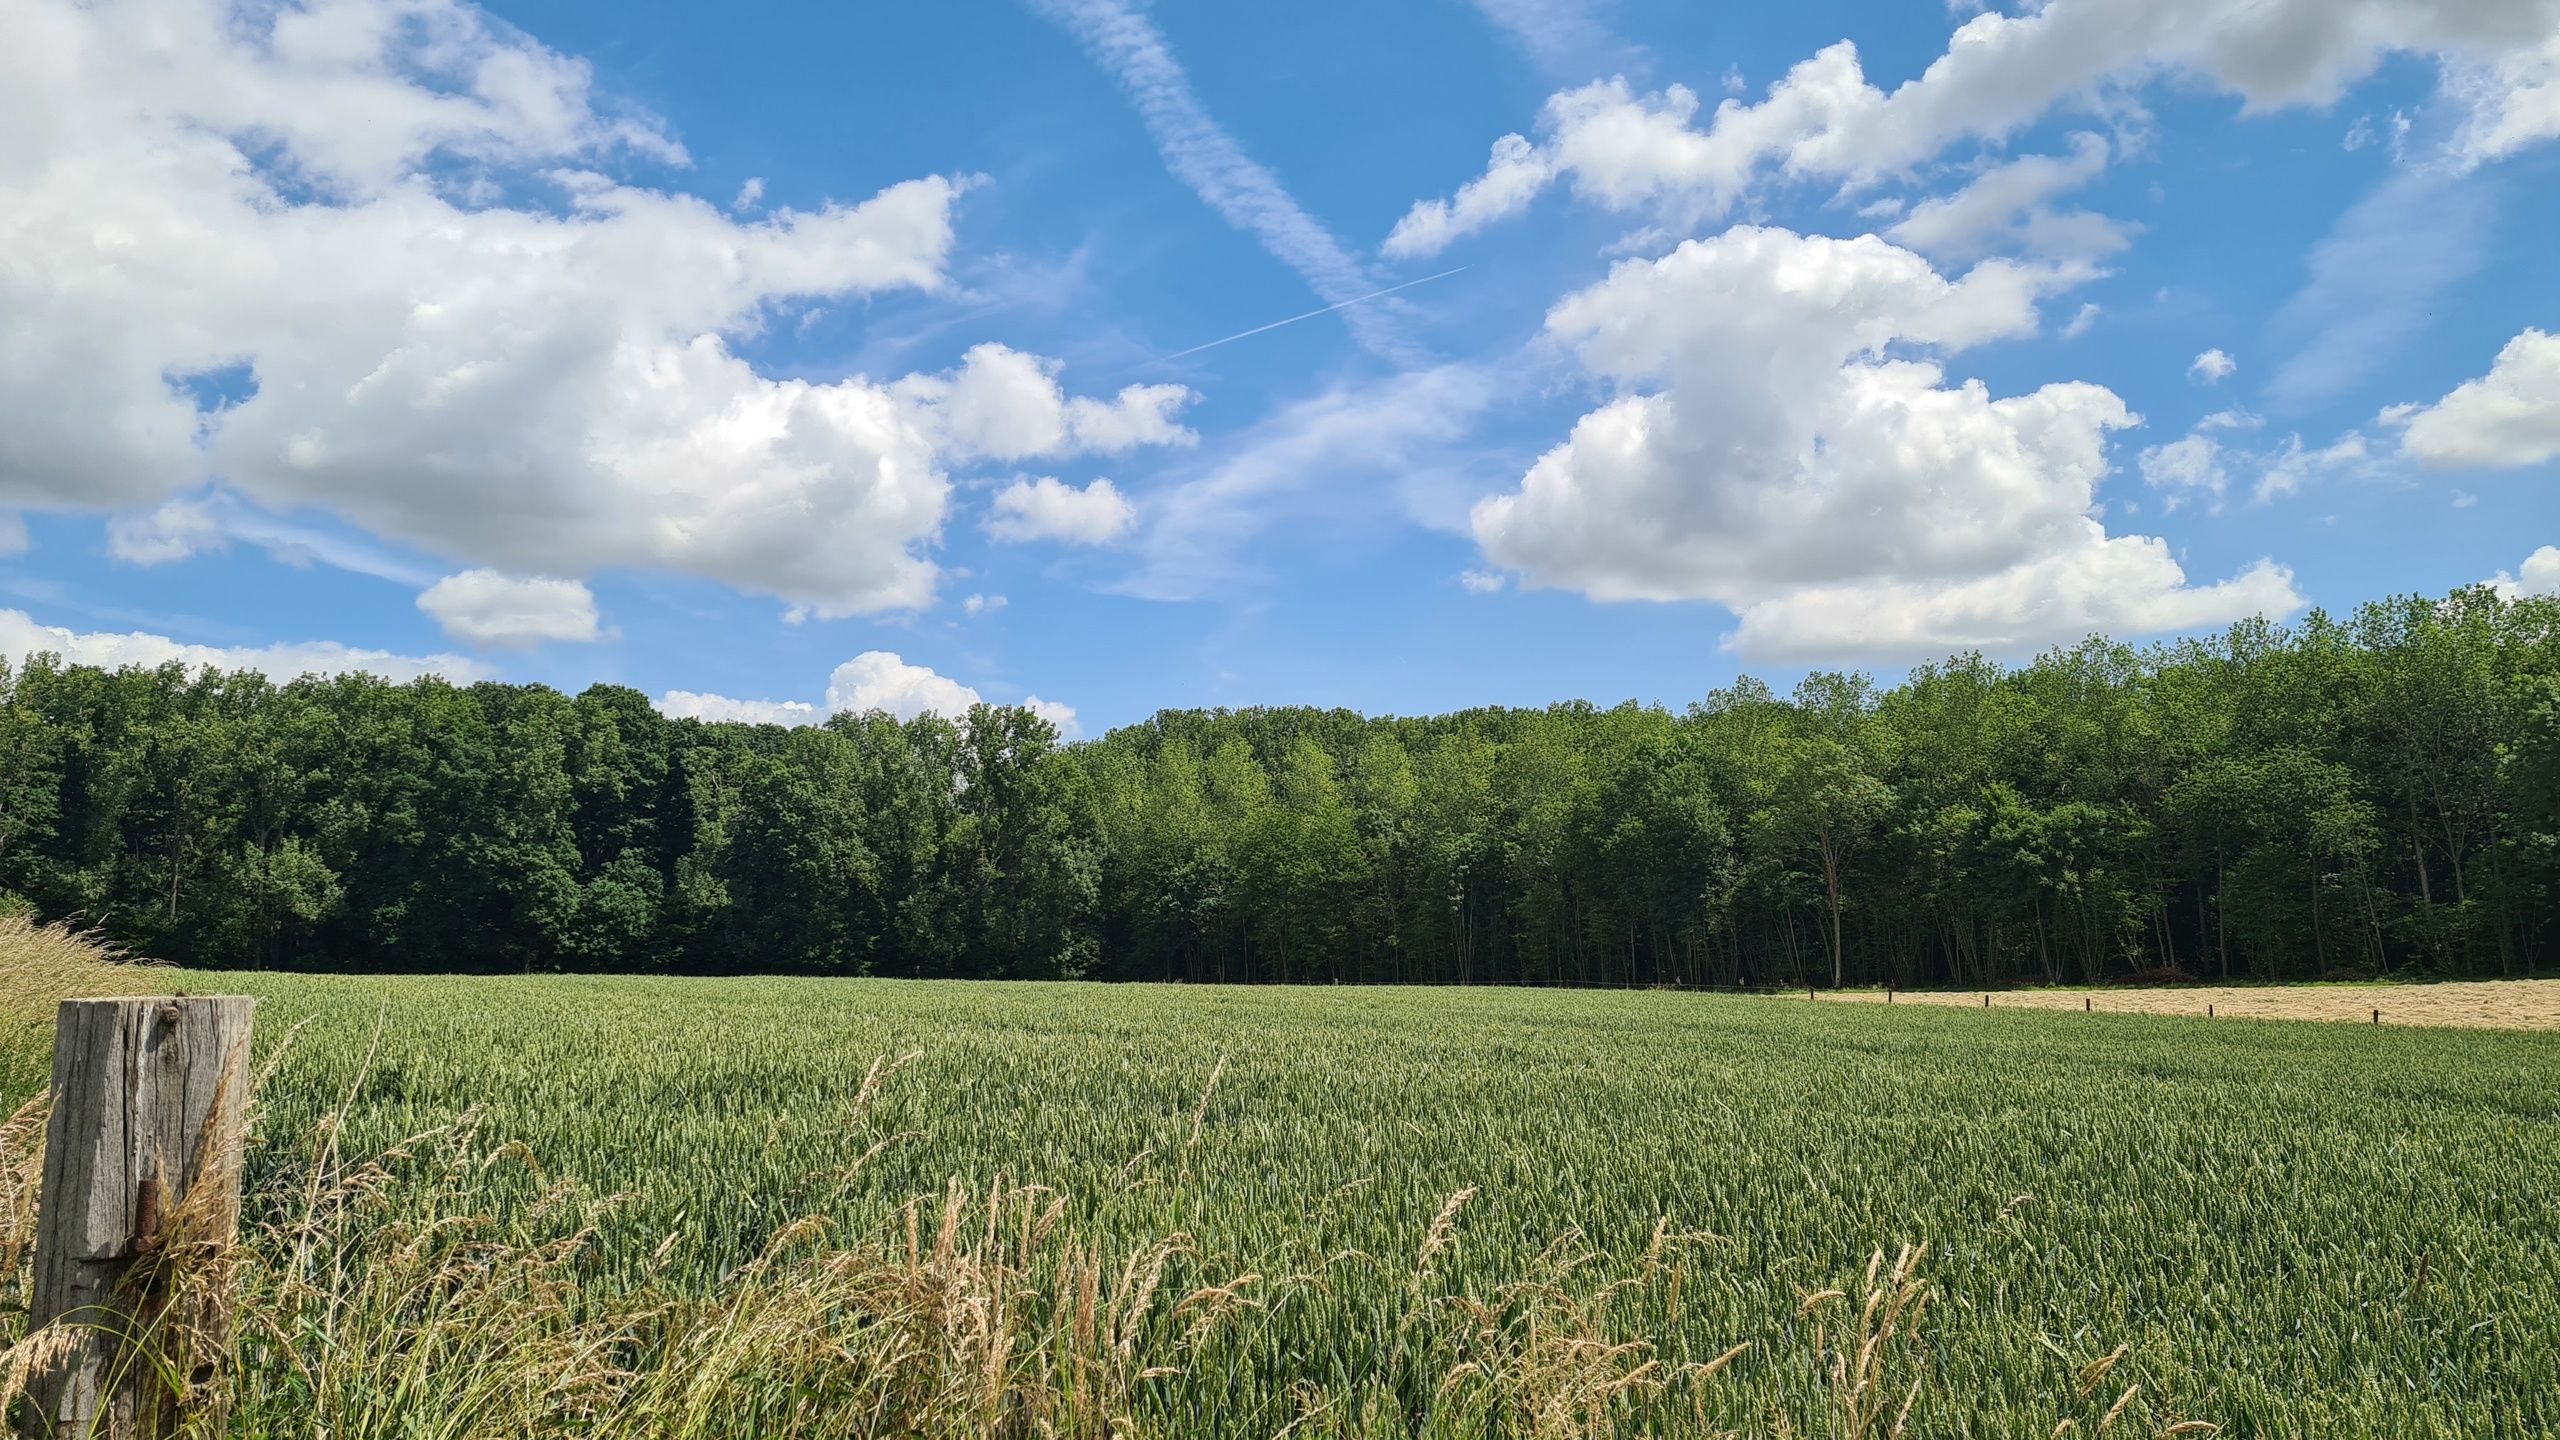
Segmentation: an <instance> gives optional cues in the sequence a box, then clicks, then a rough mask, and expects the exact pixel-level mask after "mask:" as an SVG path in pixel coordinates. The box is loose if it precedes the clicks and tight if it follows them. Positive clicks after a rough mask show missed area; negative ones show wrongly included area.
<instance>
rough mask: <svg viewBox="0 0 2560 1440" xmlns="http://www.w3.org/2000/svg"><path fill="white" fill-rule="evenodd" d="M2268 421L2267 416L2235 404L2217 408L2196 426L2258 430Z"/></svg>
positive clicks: (2208, 428) (2199, 428)
mask: <svg viewBox="0 0 2560 1440" xmlns="http://www.w3.org/2000/svg"><path fill="white" fill-rule="evenodd" d="M2266 423H2267V420H2266V417H2265V416H2263V415H2254V414H2251V413H2250V412H2249V411H2247V410H2243V409H2240V408H2238V407H2236V406H2235V407H2234V408H2232V409H2229V410H2216V411H2215V412H2213V413H2212V414H2210V415H2207V416H2206V417H2204V418H2203V419H2202V420H2199V421H2197V422H2196V428H2197V429H2198V430H2256V429H2258V428H2260V427H2262V426H2264V425H2265V424H2266Z"/></svg>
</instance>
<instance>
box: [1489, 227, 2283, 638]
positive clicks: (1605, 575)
mask: <svg viewBox="0 0 2560 1440" xmlns="http://www.w3.org/2000/svg"><path fill="white" fill-rule="evenodd" d="M2051 283H2052V277H2051V275H2050V274H2049V273H2047V272H2041V271H2039V270H2037V269H2036V268H2035V267H2030V266H2023V265H2019V264H2016V263H2014V262H2009V261H1999V260H1994V261H1986V262H1984V263H1983V264H1981V265H1978V266H1976V267H1975V268H1974V269H1973V270H1971V271H1970V272H1968V273H1966V274H1965V275H1964V276H1963V277H1961V278H1960V279H1954V280H1950V279H1948V278H1946V277H1944V276H1942V275H1940V274H1939V273H1938V272H1937V271H1936V270H1935V269H1933V268H1932V267H1931V266H1930V265H1929V263H1928V262H1927V261H1926V260H1924V259H1922V258H1921V257H1919V256H1918V255H1915V254H1913V253H1912V252H1910V251H1908V250H1904V249H1900V248H1898V247H1895V246H1893V245H1890V244H1887V243H1886V242H1884V241H1883V240H1880V239H1878V238H1876V237H1874V236H1866V237H1861V238H1859V239H1855V240H1836V239H1827V238H1822V237H1808V236H1801V235H1796V234H1793V233H1791V232H1788V231H1785V230H1775V229H1761V228H1752V227H1745V228H1740V229H1735V230H1731V231H1728V232H1726V233H1724V234H1722V235H1719V236H1717V237H1715V238H1714V239H1711V240H1703V241H1697V240H1693V241H1690V242H1688V243H1686V244H1683V245H1682V246H1681V247H1680V248H1679V249H1678V250H1676V251H1674V252H1673V253H1671V254H1670V255H1668V256H1665V257H1663V258H1661V259H1660V260H1653V261H1627V262H1624V263H1622V264H1620V265H1619V266H1618V267H1617V268H1616V269H1615V270H1614V271H1613V272H1612V273H1611V274H1610V276H1609V278H1608V279H1607V280H1605V281H1603V282H1601V283H1600V284H1598V285H1595V286H1593V287H1591V288H1590V289H1587V290H1584V291H1582V292H1580V293H1578V294H1575V295H1572V296H1569V297H1567V298H1566V299H1565V300H1564V301H1563V302H1561V303H1560V304H1558V305H1557V306H1556V307H1555V309H1554V310H1553V311H1552V312H1551V313H1550V314H1549V316H1548V320H1547V330H1548V334H1549V335H1550V336H1551V337H1552V338H1553V339H1555V340H1556V341H1558V342H1561V343H1562V344H1564V345H1566V346H1569V347H1571V348H1572V350H1573V351H1574V352H1575V353H1576V354H1577V355H1578V357H1579V358H1580V360H1581V362H1582V364H1583V366H1584V367H1585V368H1586V369H1588V370H1589V371H1590V372H1591V373H1592V374H1593V375H1594V376H1596V377H1598V378H1600V379H1601V380H1603V381H1605V382H1607V383H1609V384H1611V385H1612V386H1614V387H1616V388H1617V389H1619V390H1620V391H1621V392H1624V393H1622V395H1621V397H1620V398H1618V399H1616V400H1614V401H1612V402H1610V403H1609V404H1607V405H1604V406H1603V407H1601V408H1600V409H1598V410H1595V411H1593V412H1592V413H1590V414H1588V415H1586V416H1584V417H1583V418H1582V419H1581V420H1580V421H1579V422H1578V423H1577V424H1576V425H1575V426H1574V428H1573V432H1572V434H1571V436H1570V438H1569V439H1567V440H1566V442H1565V443H1564V444H1562V445H1560V446H1558V447H1557V448H1556V449H1554V450H1552V451H1550V452H1548V453H1547V454H1546V455H1545V456H1544V457H1542V458H1541V459H1540V460H1539V461H1538V462H1537V464H1536V465H1535V466H1533V467H1532V468H1531V469H1530V470H1529V472H1528V474H1527V476H1526V477H1525V478H1524V479H1523V480H1522V482H1521V485H1520V488H1519V489H1518V490H1517V491H1515V492H1513V493H1510V494H1505V495H1499V496H1495V497H1492V498H1489V499H1486V500H1484V501H1483V502H1481V503H1480V504H1478V505H1477V506H1476V508H1475V511H1474V514H1473V517H1472V523H1473V529H1474V533H1475V537H1476V540H1477V542H1478V544H1479V545H1480V546H1481V547H1482V549H1483V551H1484V553H1485V555H1486V557H1487V558H1488V559H1489V560H1491V561H1492V562H1493V563H1494V564H1495V565H1497V566H1499V567H1500V568H1502V569H1504V570H1507V571H1510V572H1513V573H1515V574H1516V575H1518V576H1519V577H1520V579H1521V581H1522V583H1524V584H1529V585H1540V586H1554V587H1561V588H1567V589H1573V590H1578V591H1580V592H1582V593H1584V594H1586V595H1589V596H1591V597H1592V598H1594V599H1598V600H1712V601H1715V602H1717V603H1719V604H1722V605H1725V606H1727V607H1728V608H1731V609H1733V610H1734V611H1735V612H1736V614H1737V615H1738V616H1739V617H1740V621H1741V624H1740V626H1739V628H1738V629H1737V631H1736V632H1735V635H1734V637H1733V642H1732V643H1733V644H1734V645H1735V647H1736V648H1737V649H1741V650H1743V651H1745V652H1747V653H1751V654H1755V655H1762V656H1767V657H1771V658H1810V657H1836V656H1839V655H1842V654H1851V653H1854V654H1858V655H1876V654H1899V655H1908V654H1911V653H1913V652H1914V651H1915V650H1919V649H1926V648H1939V647H1949V646H1969V645H1980V646H1984V647H1986V648H2000V649H2016V648H2020V647H2024V646H2029V645H2035V644H2041V643H2046V642H2050V641H2057V640H2067V639H2073V638H2077V637H2079V636H2081V635H2084V634H2087V633H2089V632H2091V631H2097V630H2106V631H2113V632H2117V633H2148V632H2156V631H2161V630H2168V629H2177V628H2183V627H2186V626H2189V625H2193V624H2198V623H2204V622H2207V621H2213V620H2227V619H2230V618H2233V617H2235V616H2238V615H2243V614H2249V613H2253V612H2257V611H2274V612H2285V611H2290V610H2292V609H2294V608H2296V607H2297V606H2298V605H2299V603H2300V601H2299V598H2298V597H2297V596H2296V595H2295V594H2294V591H2293V587H2292V584H2291V578H2290V576H2289V575H2288V574H2287V573H2286V572H2285V571H2283V570H2281V569H2279V568H2277V567H2274V566H2272V565H2266V564H2261V565H2259V566H2258V567H2255V568H2253V569H2251V570H2249V571H2247V572H2244V573H2243V574H2242V575H2240V576H2238V577H2236V578H2235V579H2233V580H2231V581H2227V582H2224V583H2222V584H2218V585H2213V586H2205V587H2194V586H2190V585H2189V584H2188V583H2187V581H2186V577H2185V575H2184V574H2183V572H2181V570H2180V569H2179V567H2178V565H2177V564H2176V562H2175V561H2174V560H2173V559H2172V558H2171V557H2170V555H2169V553H2168V549H2167V546H2166V545H2165V544H2163V543H2162V542H2160V541H2159V540H2156V539H2152V538H2149V537H2141V536H2110V535H2108V534H2107V533H2106V531H2105V529H2104V527H2103V526H2101V525H2100V524H2099V522H2098V521H2097V520H2096V519H2095V518H2093V516H2092V514H2091V511H2092V509H2093V507H2094V503H2095V490H2096V486H2097V484H2098V482H2099V481H2100V479H2101V478H2102V477H2103V476H2105V475H2106V473H2107V471H2108V461H2107V455H2106V437H2107V433H2108V432H2109V431H2111V430H2116V429H2120V428H2123V427H2126V426H2129V425H2131V424H2133V423H2135V417H2134V416H2133V414H2132V413H2131V412H2130V411H2128V410H2127V409H2126V407H2125V405H2124V402H2123V401H2122V400H2120V399H2118V398H2117V397H2116V396H2115V395H2114V394H2113V393H2112V392H2110V391H2108V390H2106V389H2104V388H2101V387H2099V386H2096V385H2088V384H2076V383H2074V384H2054V385H2047V386H2045V387H2044V388H2042V389H2040V390H2037V391H2035V392H2033V393H2031V394H2025V395H2018V396H2010V397H2005V398H1995V397H1994V396H1992V395H1991V393H1990V392H1989V391H1988V389H1987V388H1986V387H1984V386H1983V385H1982V384H1981V383H1980V382H1978V381H1967V382H1964V383H1961V384H1956V385H1950V384H1948V383H1947V380H1946V375H1945V373H1944V371H1943V369H1942V368H1941V367H1940V365H1939V364H1937V363H1936V362H1935V361H1933V360H1929V359H1922V358H1916V357H1917V356H1918V354H1920V353H1921V352H1927V351H1934V352H1939V353H1951V352H1954V351H1959V350H1962V349H1964V348H1966V347H1968V346H1971V345H1975V344H1979V343H1982V342H1985V341H1989V340H1994V339H1999V338H2003V337H2009V336H2018V335H2024V334H2028V333H2030V332H2032V331H2033V330H2034V329H2035V326H2036V310H2035V302H2036V301H2037V300H2038V299H2039V298H2040V296H2041V295H2042V294H2043V292H2044V288H2045V287H2046V286H2047V285H2049V284H2051Z"/></svg>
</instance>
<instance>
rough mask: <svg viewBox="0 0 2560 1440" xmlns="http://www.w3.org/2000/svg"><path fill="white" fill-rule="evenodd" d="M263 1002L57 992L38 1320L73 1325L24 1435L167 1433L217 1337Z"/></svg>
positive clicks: (45, 1374) (35, 1383)
mask: <svg viewBox="0 0 2560 1440" xmlns="http://www.w3.org/2000/svg"><path fill="white" fill-rule="evenodd" d="M256 1004H257V1002H256V1001H254V1000H251V999H249V998H248V997H247V996H239V995H226V996H214V997H200V998H180V999H168V998H146V999H125V1000H65V1001H63V1002H62V1011H61V1017H60V1021H59V1023H58V1025H57V1027H56V1029H55V1031H54V1040H53V1112H52V1115H51V1117H50V1119H49V1120H48V1121H47V1122H46V1126H45V1154H44V1190H43V1194H42V1210H41V1212H40V1213H39V1215H38V1217H37V1221H36V1253H35V1270H36V1274H35V1295H34V1308H33V1310H32V1312H31V1313H30V1314H29V1315H28V1317H27V1319H28V1329H29V1332H30V1333H32V1332H33V1331H34V1330H35V1329H36V1328H37V1327H40V1326H43V1325H46V1324H60V1325H61V1326H63V1327H64V1331H65V1333H66V1334H67V1335H69V1336H70V1337H71V1338H70V1340H69V1341H67V1342H65V1343H66V1344H67V1346H68V1348H67V1349H66V1350H64V1351H63V1352H61V1353H60V1354H58V1355H57V1356H56V1357H55V1358H54V1359H53V1360H52V1362H51V1363H48V1364H45V1365H42V1366H40V1367H39V1368H38V1369H37V1370H36V1371H35V1373H33V1374H32V1375H30V1376H29V1377H28V1379H29V1383H28V1387H27V1403H26V1407H25V1410H24V1412H23V1413H24V1418H23V1422H22V1425H21V1428H22V1430H23V1431H24V1432H25V1433H26V1434H28V1435H30V1436H62V1437H71V1436H79V1437H83V1440H86V1437H92V1436H94V1437H98V1440H141V1437H149V1436H155V1435H161V1434H166V1433H168V1432H169V1431H171V1430H174V1429H175V1428H176V1422H177V1420H178V1419H179V1416H178V1413H177V1412H178V1407H179V1406H180V1404H181V1403H183V1400H184V1393H183V1387H185V1386H187V1385H189V1384H190V1383H192V1382H193V1381H195V1380H196V1379H198V1378H199V1377H198V1375H197V1373H196V1372H197V1371H198V1369H199V1367H200V1365H202V1364H204V1363H206V1362H207V1361H208V1360H209V1358H210V1357H211V1356H212V1355H214V1354H216V1353H218V1350H219V1347H220V1345H221V1343H222V1340H223V1338H224V1336H223V1330H222V1327H223V1326H224V1325H226V1324H227V1323H228V1315H227V1311H226V1307H225V1305H224V1304H223V1301H224V1299H225V1297H224V1296H223V1295H222V1294H221V1293H220V1292H221V1287H220V1280H221V1276H222V1272H223V1268H224V1267H223V1265H222V1261H223V1259H224V1257H225V1256H226V1255H227V1253H228V1252H229V1250H230V1248H231V1245H232V1243H233V1241H234V1240H235V1239H236V1238H237V1234H238V1230H239V1225H240V1164H239V1161H240V1143H241V1129H242V1119H243V1116H244V1114H245V1111H246V1106H247V1102H248V1092H249V1083H250V1076H249V1027H250V1017H251V1014H252V1012H253V1010H254V1008H255V1006H256ZM191 1282H197V1283H191Z"/></svg>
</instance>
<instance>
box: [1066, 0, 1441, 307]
mask: <svg viewBox="0 0 2560 1440" xmlns="http://www.w3.org/2000/svg"><path fill="white" fill-rule="evenodd" d="M1034 8H1036V9H1038V10H1039V11H1041V12H1042V13H1043V14H1046V15H1047V16H1048V17H1049V18H1050V19H1051V20H1053V21H1055V22H1056V23H1057V24H1058V25H1060V26H1061V27H1063V28H1064V29H1065V30H1066V31H1067V32H1068V33H1069V34H1071V35H1073V36H1075V38H1076V41H1077V43H1079V44H1080V45H1082V46H1083V47H1084V49H1085V53H1086V54H1088V55H1090V56H1092V57H1093V60H1094V63H1095V64H1097V65H1099V66H1101V67H1102V68H1103V69H1104V70H1105V71H1107V72H1109V74H1110V75H1111V76H1112V78H1113V79H1115V80H1117V81H1118V82H1119V83H1120V88H1121V89H1123V90H1125V91H1127V92H1128V95H1129V99H1130V102H1131V103H1132V104H1133V105H1135V106H1136V107H1137V111H1138V118H1139V120H1140V121H1141V122H1142V123H1144V124H1145V126H1146V127H1147V134H1148V135H1149V137H1151V138H1152V139H1153V140H1154V141H1155V143H1156V151H1157V153H1158V154H1160V155H1161V156H1163V157H1164V163H1165V168H1166V169H1168V170H1170V171H1172V172H1173V175H1174V178H1176V179H1178V180H1180V181H1181V182H1182V183H1183V184H1185V185H1187V186H1189V187H1191V190H1192V193H1194V194H1196V195H1198V196H1199V197H1200V199H1201V201H1202V202H1203V203H1205V204H1206V205H1208V207H1209V208H1210V209H1212V210H1215V211H1216V212H1218V215H1219V217H1220V218H1221V219H1223V220H1225V221H1226V222H1227V223H1228V224H1229V225H1232V226H1234V227H1235V228H1236V229H1238V230H1241V231H1243V232H1244V233H1246V234H1248V235H1251V236H1252V237H1253V238H1254V239H1255V240H1256V241H1258V242H1260V243H1261V245H1262V248H1263V249H1264V250H1266V251H1269V252H1270V254H1271V256H1272V258H1274V259H1276V260H1278V261H1279V262H1280V263H1282V264H1283V265H1286V266H1288V267H1289V268H1290V269H1292V270H1295V271H1297V272H1298V275H1299V277H1300V278H1301V279H1303V280H1305V281H1306V282H1307V286H1308V288H1309V289H1312V290H1313V291H1315V292H1316V294H1318V295H1320V296H1322V297H1323V298H1324V300H1325V302H1326V303H1327V304H1333V305H1343V304H1347V303H1348V302H1350V301H1352V300H1354V299H1356V298H1358V297H1360V296H1362V295H1364V294H1366V293H1368V292H1369V291H1371V290H1373V289H1375V288H1377V286H1376V282H1375V281H1374V280H1372V279H1371V278H1370V276H1369V274H1368V272H1367V271H1366V270H1364V269H1363V268H1362V267H1361V265H1360V262H1359V261H1357V260H1355V259H1353V258H1352V257H1351V255H1350V253H1349V252H1348V251H1346V250H1344V249H1343V247H1342V243H1341V242H1340V241H1338V240H1336V239H1335V238H1334V237H1333V234H1332V232H1330V231H1328V230H1326V229H1325V228H1324V226H1323V225H1321V224H1319V223H1318V222H1317V221H1316V219H1315V217H1313V216H1311V215H1309V214H1308V213H1307V212H1306V211H1305V210H1304V209H1302V208H1300V206H1299V205H1298V202H1297V200H1296V199H1295V198H1293V197H1292V196H1291V195H1290V194H1289V192H1288V190H1287V188H1286V187H1284V186H1282V185H1281V183H1280V181H1279V178H1278V177H1277V176H1275V175H1273V174H1272V173H1271V172H1270V171H1269V170H1268V169H1265V168H1264V167H1263V166H1262V165H1261V164H1260V163H1259V162H1258V161H1256V160H1255V159H1254V158H1253V157H1252V156H1250V155H1248V154H1246V153H1245V150H1244V147H1243V146H1242V145H1239V144H1238V143H1236V138H1235V136H1233V135H1231V134H1229V133H1227V130H1226V128H1225V127H1224V126H1221V125H1220V124H1219V123H1218V122H1217V120H1216V118H1215V117H1213V116H1211V115H1210V113H1209V110H1208V107H1207V106H1205V105H1203V104H1201V103H1200V97H1199V95H1198V94H1197V93H1196V92H1194V91H1193V90H1192V88H1191V78H1190V77H1189V76H1188V75H1186V74H1184V73H1183V70H1182V63H1181V62H1180V61H1179V60H1177V59H1175V58H1174V54H1173V48H1172V47H1171V46H1170V45H1167V44H1166V43H1165V38H1164V34H1163V32H1162V31H1159V30H1158V29H1156V27H1155V24H1154V22H1153V21H1150V20H1149V19H1148V18H1147V17H1146V16H1145V15H1144V14H1142V13H1140V12H1139V11H1137V10H1135V9H1132V8H1131V7H1130V6H1128V5H1126V4H1124V3H1121V0H1034ZM1342 319H1343V323H1344V324H1345V325H1347V326H1349V327H1350V330H1351V334H1352V336H1353V338H1354V339H1356V340H1358V341H1359V342H1360V343H1361V344H1362V345H1364V346H1366V347H1368V348H1369V349H1370V350H1373V351H1375V352H1377V353H1379V354H1383V355H1389V356H1399V357H1409V356H1410V355H1411V354H1412V353H1413V347H1412V346H1411V344H1410V343H1409V342H1408V341H1406V340H1405V339H1404V338H1403V336H1402V335H1401V334H1399V333H1398V331H1397V329H1396V327H1395V326H1394V324H1393V323H1392V322H1391V321H1390V320H1389V319H1388V318H1387V312H1385V311H1382V310H1378V309H1374V308H1366V307H1364V308H1359V309H1346V310H1344V311H1343V312H1342Z"/></svg>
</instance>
